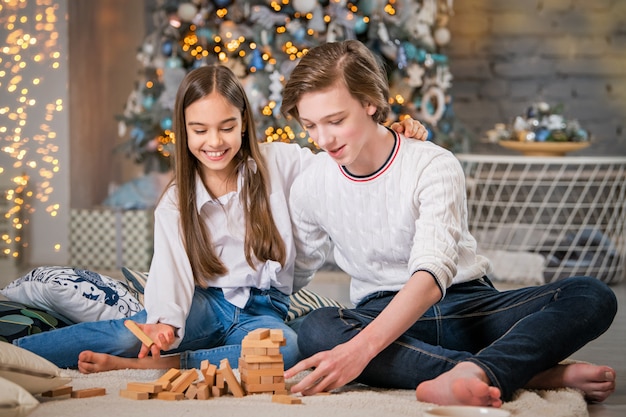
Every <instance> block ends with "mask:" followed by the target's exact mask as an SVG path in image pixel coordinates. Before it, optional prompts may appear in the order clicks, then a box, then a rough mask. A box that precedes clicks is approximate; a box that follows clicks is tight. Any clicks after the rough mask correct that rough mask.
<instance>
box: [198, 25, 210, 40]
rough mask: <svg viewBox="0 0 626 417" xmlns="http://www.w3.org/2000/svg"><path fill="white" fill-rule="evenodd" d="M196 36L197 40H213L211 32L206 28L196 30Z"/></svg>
mask: <svg viewBox="0 0 626 417" xmlns="http://www.w3.org/2000/svg"><path fill="white" fill-rule="evenodd" d="M196 36H197V37H198V38H202V39H206V40H211V39H213V31H212V30H211V29H209V28H207V27H202V28H199V29H198V30H196Z"/></svg>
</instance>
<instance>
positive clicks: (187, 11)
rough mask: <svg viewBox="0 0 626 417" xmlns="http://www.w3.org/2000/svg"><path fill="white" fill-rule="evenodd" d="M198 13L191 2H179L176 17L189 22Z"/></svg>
mask: <svg viewBox="0 0 626 417" xmlns="http://www.w3.org/2000/svg"><path fill="white" fill-rule="evenodd" d="M197 13H198V8H197V7H196V6H195V5H194V4H193V3H181V4H180V5H179V6H178V17H180V20H182V21H183V22H191V21H192V20H193V18H194V17H195V16H196V14H197Z"/></svg>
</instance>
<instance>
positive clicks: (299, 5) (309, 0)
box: [291, 0, 317, 14]
mask: <svg viewBox="0 0 626 417" xmlns="http://www.w3.org/2000/svg"><path fill="white" fill-rule="evenodd" d="M291 5H292V6H293V8H294V10H295V11H296V12H299V13H302V14H306V13H310V12H312V11H313V10H315V6H316V5H317V0H291Z"/></svg>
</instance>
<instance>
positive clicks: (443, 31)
mask: <svg viewBox="0 0 626 417" xmlns="http://www.w3.org/2000/svg"><path fill="white" fill-rule="evenodd" d="M434 36H435V42H436V43H437V45H438V46H445V45H447V44H448V43H450V38H451V35H450V31H449V30H448V28H445V27H440V28H437V29H436V30H435V35H434Z"/></svg>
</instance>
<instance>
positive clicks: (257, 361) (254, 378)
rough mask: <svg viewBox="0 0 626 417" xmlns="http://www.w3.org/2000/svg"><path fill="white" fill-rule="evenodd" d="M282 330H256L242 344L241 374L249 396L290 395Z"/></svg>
mask: <svg viewBox="0 0 626 417" xmlns="http://www.w3.org/2000/svg"><path fill="white" fill-rule="evenodd" d="M285 343H286V342H285V337H284V336H283V332H282V330H277V329H272V330H270V329H256V330H253V331H251V332H250V333H248V335H247V336H246V337H244V338H243V341H242V342H241V357H240V358H239V374H240V375H241V385H242V387H243V389H244V390H245V391H246V392H247V393H248V394H256V393H267V392H269V393H274V394H287V389H286V388H285V377H284V373H285V364H284V362H283V355H282V354H281V353H280V347H281V346H285Z"/></svg>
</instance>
